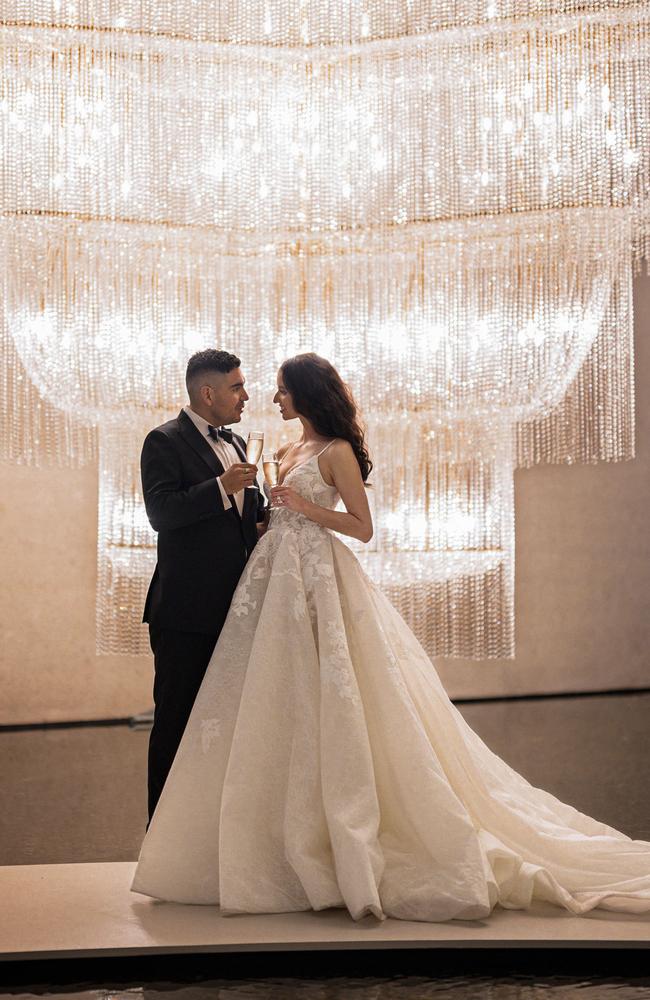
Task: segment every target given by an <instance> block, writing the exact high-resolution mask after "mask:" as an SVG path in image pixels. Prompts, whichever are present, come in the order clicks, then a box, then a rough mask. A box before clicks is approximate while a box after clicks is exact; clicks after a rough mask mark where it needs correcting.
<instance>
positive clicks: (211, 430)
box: [208, 424, 232, 444]
mask: <svg viewBox="0 0 650 1000" xmlns="http://www.w3.org/2000/svg"><path fill="white" fill-rule="evenodd" d="M208 434H209V435H210V437H211V438H214V440H215V441H217V440H218V439H219V438H223V440H224V441H227V442H228V444H232V431H230V430H228V428H227V427H213V426H212V424H208Z"/></svg>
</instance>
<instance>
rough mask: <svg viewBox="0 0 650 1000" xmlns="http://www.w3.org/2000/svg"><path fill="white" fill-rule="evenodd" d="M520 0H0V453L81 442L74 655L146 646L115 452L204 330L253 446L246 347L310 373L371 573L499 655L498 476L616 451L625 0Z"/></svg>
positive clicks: (633, 61) (635, 11)
mask: <svg viewBox="0 0 650 1000" xmlns="http://www.w3.org/2000/svg"><path fill="white" fill-rule="evenodd" d="M534 6H535V10H534V11H533V12H531V11H532V8H531V5H530V3H529V2H528V0H494V2H492V0H490V2H485V0H481V2H478V0H441V2H440V3H436V4H431V3H430V2H424V0H414V2H413V3H409V4H404V3H403V2H401V0H382V2H379V3H377V2H374V0H373V2H372V3H370V0H359V2H358V3H355V4H353V5H352V6H351V5H350V4H349V3H348V2H347V0H332V2H331V3H329V4H328V5H327V9H326V12H325V14H324V13H323V12H324V11H325V8H324V7H323V5H319V4H312V3H308V2H306V0H305V2H300V3H298V4H296V3H295V2H294V0H266V2H264V3H261V4H245V3H239V4H213V3H208V2H207V0H196V2H193V3H192V4H178V3H175V2H172V0H160V2H156V3H154V2H153V0H137V2H136V0H126V2H125V3H123V4H120V5H119V8H120V10H119V16H116V15H115V5H114V3H113V0H97V2H96V3H93V4H92V10H91V11H90V12H89V9H88V6H87V5H81V6H79V5H75V6H74V9H73V7H71V5H66V4H60V3H58V2H57V0H17V2H16V3H15V4H13V5H12V18H11V24H5V25H2V24H1V23H0V36H1V37H0V41H1V44H0V61H1V64H2V72H1V74H0V80H1V83H0V143H1V144H2V150H3V152H2V170H1V171H0V188H1V190H2V210H3V216H2V220H1V222H0V239H1V241H2V244H1V245H2V264H3V267H2V280H3V310H4V323H3V329H2V340H1V345H2V351H3V362H4V369H5V371H6V372H7V373H8V375H7V377H6V378H5V380H4V383H2V384H3V392H4V401H5V402H4V405H5V409H6V410H7V411H8V412H10V413H11V414H12V415H13V419H12V420H11V421H5V423H4V428H3V432H2V447H3V452H4V454H5V455H6V456H7V457H10V458H12V459H17V460H20V461H29V462H39V461H45V460H52V461H59V462H68V463H81V462H84V461H94V460H98V461H99V485H100V490H99V541H98V564H99V572H98V619H97V634H98V648H99V650H100V651H101V652H105V653H108V652H111V653H118V652H132V653H136V652H144V651H145V650H146V639H145V635H144V631H143V630H142V629H141V627H140V625H139V614H140V608H141V603H142V599H143V595H144V588H145V586H146V582H147V579H148V575H149V572H150V568H151V565H152V561H153V559H154V558H155V555H154V548H153V546H154V535H153V533H152V531H151V529H150V527H149V525H148V522H147V521H146V518H145V516H144V512H143V508H142V498H141V496H140V493H139V490H140V485H139V473H138V455H139V449H140V445H141V441H142V437H143V435H144V433H145V432H146V430H147V429H148V428H149V427H151V426H152V425H154V424H155V423H156V422H159V421H161V420H162V419H165V418H166V417H168V416H169V415H171V414H173V413H174V412H175V411H177V410H178V408H179V407H180V405H181V404H182V402H183V401H184V387H183V375H184V366H185V363H186V360H187V357H188V355H189V354H191V353H192V352H193V351H195V350H198V349H200V348H202V347H206V346H213V345H219V346H223V347H226V348H229V349H232V350H235V351H237V352H238V353H239V354H240V356H241V357H242V360H243V365H244V368H245V371H246V376H247V387H248V388H249V391H250V393H251V397H252V401H251V406H252V407H254V409H255V412H256V413H257V415H258V417H257V420H258V422H259V425H260V426H263V427H265V430H266V433H267V435H268V440H269V443H270V444H271V443H272V441H273V439H274V437H278V436H279V435H280V434H281V433H284V429H283V428H282V427H281V425H280V424H279V423H278V422H277V418H276V417H275V416H274V414H273V410H272V406H271V402H270V401H271V397H272V395H273V385H274V382H275V374H276V369H277V365H278V364H279V363H280V362H281V361H282V360H283V359H284V358H285V357H287V356H290V355H291V354H294V353H297V352H299V351H303V350H316V351H318V352H319V353H320V354H323V355H325V356H327V357H329V358H330V359H331V360H332V361H333V362H335V363H336V364H337V365H338V366H339V368H340V370H341V372H342V374H343V375H344V377H345V378H346V379H347V380H348V381H349V383H350V385H351V387H352V389H353V391H354V392H355V394H356V396H357V398H358V399H359V402H360V404H361V407H362V410H363V413H364V416H365V418H366V419H367V421H368V426H369V443H370V447H371V451H372V454H373V459H374V461H375V473H374V474H373V480H374V486H373V490H372V491H371V492H372V503H373V506H374V508H375V521H376V531H375V536H374V538H373V541H372V544H371V546H370V547H369V549H367V550H363V551H362V558H363V560H364V563H365V565H366V567H367V568H368V571H369V572H371V573H372V574H373V575H374V576H375V578H376V579H377V580H378V581H379V582H380V584H381V586H382V587H384V588H385V589H386V591H387V592H388V593H389V594H390V596H391V598H392V599H393V600H394V601H395V603H396V605H397V606H398V607H399V609H400V610H401V611H402V613H403V614H404V615H405V617H406V618H407V620H408V621H409V623H410V624H411V625H412V627H413V628H414V629H415V630H416V632H417V634H418V636H419V638H420V639H421V640H422V642H423V643H424V644H425V646H426V647H427V649H428V650H429V651H430V652H431V653H442V654H444V655H451V656H476V657H485V656H508V655H512V652H513V624H514V620H513V616H514V599H513V588H514V583H513V572H514V562H513V560H514V513H513V508H512V475H513V470H514V468H515V467H516V466H517V465H530V464H534V463H536V462H540V461H563V462H573V461H595V460H598V459H620V458H625V457H629V456H630V455H631V454H632V453H633V441H634V438H633V419H632V417H633V413H632V399H633V395H632V357H631V330H632V316H631V298H630V281H631V273H632V270H631V269H632V263H633V261H634V260H636V261H638V260H639V259H640V257H641V255H642V254H643V252H644V250H647V249H648V234H649V233H650V208H649V207H648V199H647V192H648V190H650V149H649V148H648V144H649V141H650V140H649V136H650V12H649V11H648V9H647V7H646V6H645V5H642V4H635V3H633V2H624V3H621V4H617V5H613V4H610V3H606V2H605V0H591V2H589V3H586V4H585V3H584V2H581V3H580V4H577V3H576V0H539V2H537V3H536V4H535V5H534ZM77 9H78V11H79V23H75V20H74V18H75V16H76V15H75V11H76V10H77ZM82 14H83V16H82ZM577 151H579V155H578V153H577ZM357 548H360V547H357ZM360 551H361V550H360ZM450 621H453V628H451V627H450V624H449V623H450Z"/></svg>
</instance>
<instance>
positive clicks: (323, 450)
mask: <svg viewBox="0 0 650 1000" xmlns="http://www.w3.org/2000/svg"><path fill="white" fill-rule="evenodd" d="M335 441H336V438H332V440H331V441H328V442H327V444H326V445H325V447H324V448H323V449H322V450H321V451H319V452H318V454H317V455H315V456H314V458H320V457H321V455H322V454H324V452H326V451H327V449H328V448H329V446H330V445H331V444H334V442H335Z"/></svg>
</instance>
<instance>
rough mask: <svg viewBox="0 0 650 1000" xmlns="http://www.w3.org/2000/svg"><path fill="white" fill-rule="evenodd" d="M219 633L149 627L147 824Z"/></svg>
mask: <svg viewBox="0 0 650 1000" xmlns="http://www.w3.org/2000/svg"><path fill="white" fill-rule="evenodd" d="M218 637H219V632H218V631H217V632H214V633H211V634H209V635H207V634H204V633H202V632H181V631H178V630H176V629H170V628H156V627H154V626H152V625H150V626H149V641H150V643H151V649H152V650H153V655H154V670H155V675H154V685H153V700H154V715H153V728H152V730H151V735H150V737H149V761H148V793H149V794H148V798H149V822H151V817H152V816H153V813H154V809H155V808H156V804H157V802H158V799H159V798H160V794H161V792H162V790H163V786H164V784H165V781H166V779H167V775H168V774H169V769H170V768H171V766H172V763H173V760H174V757H175V756H176V751H177V750H178V745H179V743H180V741H181V737H182V736H183V732H184V730H185V726H186V725H187V720H188V719H189V716H190V712H191V711H192V706H193V704H194V700H195V698H196V696H197V694H198V691H199V688H200V687H201V681H202V680H203V675H204V674H205V671H206V669H207V666H208V663H209V662H210V658H211V656H212V653H213V651H214V647H215V645H216V642H217V639H218Z"/></svg>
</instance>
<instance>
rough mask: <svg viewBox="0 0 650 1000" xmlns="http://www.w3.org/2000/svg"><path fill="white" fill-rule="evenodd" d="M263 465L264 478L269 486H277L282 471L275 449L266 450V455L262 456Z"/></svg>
mask: <svg viewBox="0 0 650 1000" xmlns="http://www.w3.org/2000/svg"><path fill="white" fill-rule="evenodd" d="M262 467H263V469H264V478H265V479H266V481H267V483H268V484H269V486H277V485H278V476H279V473H280V463H279V462H278V456H277V455H276V454H275V452H274V451H265V452H264V455H263V456H262Z"/></svg>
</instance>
